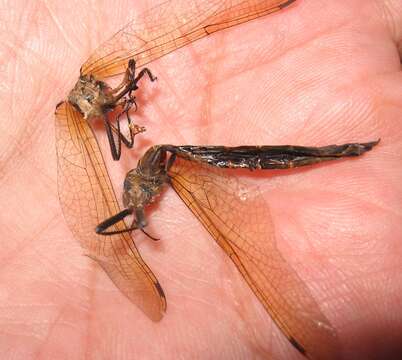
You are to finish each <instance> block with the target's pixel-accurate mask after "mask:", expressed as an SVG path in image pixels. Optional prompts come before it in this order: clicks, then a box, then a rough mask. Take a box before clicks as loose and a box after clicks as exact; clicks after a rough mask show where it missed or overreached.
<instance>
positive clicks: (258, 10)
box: [81, 0, 295, 79]
mask: <svg viewBox="0 0 402 360" xmlns="http://www.w3.org/2000/svg"><path fill="white" fill-rule="evenodd" d="M294 1H295V0H286V1H283V0H282V1H280V0H191V1H185V2H183V1H178V0H175V1H166V2H164V3H162V4H161V5H159V6H157V7H155V8H153V9H151V10H149V11H148V12H147V13H145V14H142V15H140V16H139V17H138V18H137V19H135V20H133V21H131V22H130V23H129V24H127V25H126V26H125V27H124V28H123V29H121V30H120V31H119V32H117V33H116V34H115V35H114V36H113V37H112V38H110V39H109V40H107V41H106V42H105V43H103V44H102V45H101V46H100V47H99V48H98V49H96V50H95V52H94V53H93V54H92V55H91V57H90V58H89V59H88V60H87V61H86V62H85V64H84V65H83V66H82V68H81V74H93V75H95V76H96V77H97V78H99V79H104V78H106V77H109V76H114V75H117V74H122V73H124V72H125V71H126V68H127V64H128V61H129V60H130V59H134V60H135V61H136V62H137V66H143V65H145V64H147V63H149V62H151V61H152V60H155V59H157V58H159V57H161V56H163V55H166V54H168V53H170V52H172V51H174V50H176V49H178V48H180V47H182V46H185V45H187V44H189V43H191V42H193V41H195V40H198V39H201V38H203V37H204V36H207V35H209V34H211V33H214V32H216V31H219V30H223V29H226V28H228V27H231V26H235V25H238V24H241V23H244V22H247V21H249V20H252V19H255V18H258V17H261V16H264V15H267V14H270V13H273V12H275V11H278V10H280V9H282V8H284V7H286V6H288V5H290V4H291V3H293V2H294ZM183 9H186V10H185V12H183Z"/></svg>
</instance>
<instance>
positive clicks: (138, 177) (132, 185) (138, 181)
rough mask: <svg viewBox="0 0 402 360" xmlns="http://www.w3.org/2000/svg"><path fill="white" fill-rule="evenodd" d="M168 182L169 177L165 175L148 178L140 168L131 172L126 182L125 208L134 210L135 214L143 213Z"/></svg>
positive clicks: (160, 174)
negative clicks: (140, 211)
mask: <svg viewBox="0 0 402 360" xmlns="http://www.w3.org/2000/svg"><path fill="white" fill-rule="evenodd" d="M166 181H167V176H166V175H165V174H164V173H159V172H158V173H156V174H154V176H146V175H144V174H143V173H142V172H141V171H140V170H139V168H136V169H133V170H131V171H129V172H128V173H127V175H126V179H125V180H124V190H123V204H124V206H125V207H126V208H129V209H133V212H134V213H137V210H138V211H139V210H142V211H143V209H144V208H145V207H146V206H147V205H148V204H150V203H152V202H153V201H154V200H155V198H156V197H157V196H158V195H159V194H160V193H161V191H162V189H163V185H164V184H165V183H166ZM138 220H139V219H138Z"/></svg>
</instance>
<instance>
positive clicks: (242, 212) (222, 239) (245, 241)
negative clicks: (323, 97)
mask: <svg viewBox="0 0 402 360" xmlns="http://www.w3.org/2000/svg"><path fill="white" fill-rule="evenodd" d="M225 171H226V173H225ZM227 171H228V170H222V169H216V168H212V167H209V166H207V165H203V164H196V163H194V162H190V161H186V160H181V159H178V160H176V161H175V163H174V165H173V167H172V168H171V169H170V171H169V175H170V176H171V179H172V186H173V188H174V189H175V190H176V192H177V193H178V195H179V196H180V197H181V199H182V200H183V201H184V202H185V203H186V205H187V206H188V207H189V208H190V210H191V211H192V212H193V213H194V215H195V216H196V217H197V218H198V219H199V220H200V221H201V222H202V224H203V225H204V226H205V227H206V229H207V230H208V231H209V233H210V234H211V235H212V236H213V238H214V239H215V240H216V242H217V243H218V244H219V246H220V247H221V248H222V249H223V250H224V251H225V252H226V254H227V255H228V256H229V257H230V258H231V260H232V261H233V262H234V263H235V265H236V267H237V269H238V270H239V271H240V273H241V274H242V276H243V277H244V279H245V280H246V282H247V284H248V285H249V286H250V288H251V289H252V290H253V292H254V294H255V295H256V296H257V298H258V299H259V300H260V302H261V303H262V305H263V306H264V308H265V309H266V311H267V312H268V313H269V314H270V316H271V317H272V319H273V320H274V321H275V322H276V324H277V325H278V326H279V328H280V329H281V330H282V331H283V333H284V334H285V335H286V336H287V337H288V339H289V340H290V341H291V342H292V344H293V345H294V346H295V347H297V348H298V350H299V351H301V352H307V353H306V355H307V356H309V357H310V356H311V358H314V359H338V358H339V348H338V340H337V336H336V332H335V330H334V329H333V327H332V326H331V324H330V323H329V321H328V320H327V319H326V318H325V316H324V315H323V314H322V313H321V311H320V309H319V307H318V304H317V303H316V302H315V301H314V299H313V297H312V295H311V294H310V292H309V290H308V288H307V287H306V285H305V284H304V283H303V282H302V280H301V279H300V278H299V276H298V275H297V274H296V272H295V271H294V270H292V268H291V267H290V266H289V265H288V264H287V263H286V261H285V260H284V258H283V256H282V255H281V253H280V252H279V250H278V249H277V247H276V245H275V239H274V232H273V226H272V222H271V217H270V213H269V209H268V207H267V204H266V203H265V202H264V200H263V199H262V196H261V194H259V193H258V191H255V190H254V191H248V190H247V187H246V186H245V185H244V184H241V183H240V182H238V181H237V180H236V179H235V178H234V177H231V176H230V175H228V174H227Z"/></svg>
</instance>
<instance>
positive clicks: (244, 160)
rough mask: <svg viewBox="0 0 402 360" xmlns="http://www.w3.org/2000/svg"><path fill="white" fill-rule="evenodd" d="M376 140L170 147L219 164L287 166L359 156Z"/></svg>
mask: <svg viewBox="0 0 402 360" xmlns="http://www.w3.org/2000/svg"><path fill="white" fill-rule="evenodd" d="M377 143H378V141H374V142H368V143H362V144H359V143H350V144H343V145H329V146H323V147H306V146H294V145H278V146H237V147H225V146H192V145H185V146H177V147H172V148H169V151H171V152H172V153H173V154H176V155H177V156H179V157H181V158H183V159H187V160H191V161H197V162H202V163H207V164H209V165H212V166H217V167H220V168H246V169H250V170H256V169H288V168H293V167H299V166H305V165H311V164H315V163H318V162H323V161H329V160H337V159H340V158H343V157H350V156H359V155H361V154H363V153H364V152H366V151H368V150H371V149H372V148H373V146H375V145H376V144H377Z"/></svg>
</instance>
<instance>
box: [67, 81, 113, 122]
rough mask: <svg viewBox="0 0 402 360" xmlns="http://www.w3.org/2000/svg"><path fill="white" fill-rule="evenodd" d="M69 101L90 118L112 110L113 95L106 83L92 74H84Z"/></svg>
mask: <svg viewBox="0 0 402 360" xmlns="http://www.w3.org/2000/svg"><path fill="white" fill-rule="evenodd" d="M68 101H69V102H70V103H71V104H72V105H73V106H74V107H75V108H76V109H77V110H78V111H79V112H80V113H81V114H82V116H83V117H84V119H86V120H88V119H90V118H93V117H99V116H103V115H104V114H105V112H106V111H107V110H111V106H110V104H112V103H113V96H112V95H111V88H110V87H109V86H108V85H107V84H106V83H104V82H103V81H99V80H96V79H95V77H94V76H92V75H82V76H80V77H79V79H78V81H77V83H76V84H75V86H74V88H73V89H72V90H71V91H70V94H69V95H68Z"/></svg>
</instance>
